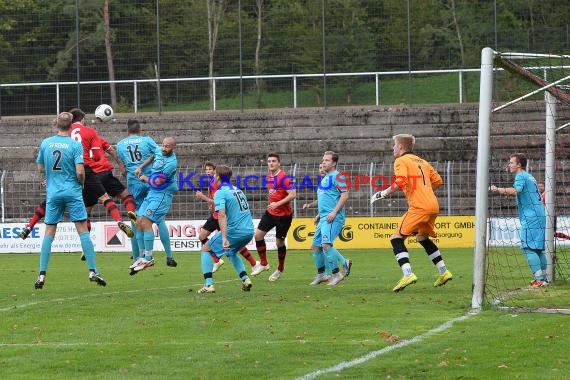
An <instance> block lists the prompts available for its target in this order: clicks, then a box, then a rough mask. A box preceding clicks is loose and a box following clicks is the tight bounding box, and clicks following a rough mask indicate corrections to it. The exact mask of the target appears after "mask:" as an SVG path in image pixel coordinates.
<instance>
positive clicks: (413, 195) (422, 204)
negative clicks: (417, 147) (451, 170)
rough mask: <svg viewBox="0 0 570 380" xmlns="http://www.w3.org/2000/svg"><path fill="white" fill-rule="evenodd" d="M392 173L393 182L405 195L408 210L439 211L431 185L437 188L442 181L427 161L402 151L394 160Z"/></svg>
mask: <svg viewBox="0 0 570 380" xmlns="http://www.w3.org/2000/svg"><path fill="white" fill-rule="evenodd" d="M394 174H395V178H394V182H395V183H396V184H397V185H398V186H399V187H400V189H402V191H403V192H404V194H405V195H406V199H407V200H408V206H409V209H410V210H416V211H424V212H427V213H438V212H439V203H438V202H437V197H436V196H435V194H434V192H433V188H432V185H433V186H434V187H435V188H437V187H439V186H440V185H441V184H443V181H442V179H441V176H440V175H439V173H438V172H437V171H436V170H435V169H434V168H433V167H432V166H431V165H430V164H429V163H428V162H427V161H425V160H424V159H422V158H420V157H418V156H416V155H415V154H413V153H409V152H408V153H404V154H403V155H401V156H400V157H398V158H396V160H395V161H394Z"/></svg>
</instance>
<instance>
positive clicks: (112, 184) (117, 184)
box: [97, 170, 125, 197]
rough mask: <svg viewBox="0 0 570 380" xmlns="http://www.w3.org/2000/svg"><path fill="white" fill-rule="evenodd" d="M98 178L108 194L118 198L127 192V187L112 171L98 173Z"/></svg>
mask: <svg viewBox="0 0 570 380" xmlns="http://www.w3.org/2000/svg"><path fill="white" fill-rule="evenodd" d="M97 177H99V179H100V180H101V184H102V185H103V187H104V188H105V191H106V192H107V194H109V195H110V196H112V197H116V196H117V195H119V194H121V193H122V192H123V191H124V190H125V185H123V183H122V182H121V181H119V179H118V178H117V177H115V176H114V175H113V171H112V170H107V171H106V172H103V173H97Z"/></svg>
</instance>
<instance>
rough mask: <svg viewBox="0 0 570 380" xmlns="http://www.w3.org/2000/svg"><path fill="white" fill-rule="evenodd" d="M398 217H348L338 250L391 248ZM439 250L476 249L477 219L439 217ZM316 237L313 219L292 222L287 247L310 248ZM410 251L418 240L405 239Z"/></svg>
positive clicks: (412, 238) (437, 221) (437, 240)
mask: <svg viewBox="0 0 570 380" xmlns="http://www.w3.org/2000/svg"><path fill="white" fill-rule="evenodd" d="M399 220H400V218H399V217H367V218H346V223H345V224H344V228H343V229H342V231H341V233H340V235H339V236H338V238H337V240H335V242H334V245H335V247H337V248H339V249H340V248H344V249H354V248H392V246H391V245H390V237H391V236H392V234H393V233H394V230H395V229H396V227H397V226H398V221H399ZM435 231H436V233H437V237H436V238H432V240H433V241H434V242H435V244H437V246H438V247H440V248H473V247H474V246H475V217H474V216H440V217H438V218H437V220H436V223H435ZM314 234H315V225H314V224H313V219H312V218H296V219H293V223H292V224H291V228H290V229H289V233H288V235H287V248H289V249H310V248H311V243H312V241H313V235H314ZM406 246H407V247H408V248H421V246H420V245H419V244H418V242H417V241H416V239H415V237H413V236H411V237H409V238H408V239H407V240H406Z"/></svg>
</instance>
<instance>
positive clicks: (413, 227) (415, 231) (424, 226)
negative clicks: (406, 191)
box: [395, 211, 439, 238]
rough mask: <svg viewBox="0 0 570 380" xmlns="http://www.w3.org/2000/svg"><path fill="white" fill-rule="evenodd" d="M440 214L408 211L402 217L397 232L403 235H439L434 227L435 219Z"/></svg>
mask: <svg viewBox="0 0 570 380" xmlns="http://www.w3.org/2000/svg"><path fill="white" fill-rule="evenodd" d="M438 215H439V214H428V213H425V212H416V211H408V212H406V213H405V214H404V215H403V216H402V219H400V223H398V228H397V229H396V231H395V232H396V233H397V234H399V235H401V236H404V237H405V236H412V235H420V236H431V237H433V238H434V237H437V235H436V233H435V231H434V227H435V219H436V218H437V216H438Z"/></svg>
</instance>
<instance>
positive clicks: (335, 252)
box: [329, 247, 346, 265]
mask: <svg viewBox="0 0 570 380" xmlns="http://www.w3.org/2000/svg"><path fill="white" fill-rule="evenodd" d="M329 249H330V250H332V252H333V254H334V255H335V256H336V260H337V263H338V262H340V263H341V265H344V264H346V259H345V258H344V256H343V255H342V254H341V253H340V252H339V251H338V249H336V248H335V247H330V248H329Z"/></svg>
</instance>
